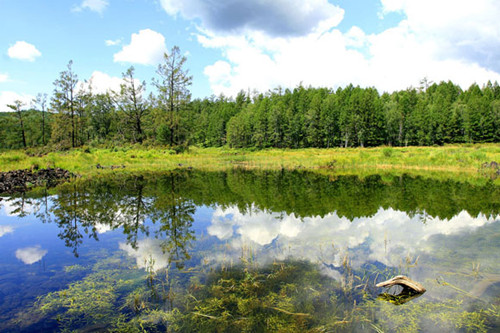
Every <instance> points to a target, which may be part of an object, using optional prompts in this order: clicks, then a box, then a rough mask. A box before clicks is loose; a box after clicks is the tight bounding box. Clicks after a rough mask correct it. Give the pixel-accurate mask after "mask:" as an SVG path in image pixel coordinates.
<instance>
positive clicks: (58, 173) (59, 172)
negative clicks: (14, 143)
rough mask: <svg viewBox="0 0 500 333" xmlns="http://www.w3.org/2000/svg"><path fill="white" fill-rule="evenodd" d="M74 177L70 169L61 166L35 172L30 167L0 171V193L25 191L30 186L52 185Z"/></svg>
mask: <svg viewBox="0 0 500 333" xmlns="http://www.w3.org/2000/svg"><path fill="white" fill-rule="evenodd" d="M72 177H73V175H72V174H71V173H70V172H69V171H67V170H63V169H61V168H47V169H41V170H38V171H35V172H33V171H32V170H28V169H26V170H14V171H8V172H0V193H4V192H5V193H13V192H24V191H26V190H27V189H28V187H29V186H42V185H46V186H49V187H50V186H53V185H55V184H56V183H59V182H60V181H66V180H69V179H70V178H72Z"/></svg>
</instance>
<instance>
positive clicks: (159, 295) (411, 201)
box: [0, 170, 500, 332]
mask: <svg viewBox="0 0 500 333" xmlns="http://www.w3.org/2000/svg"><path fill="white" fill-rule="evenodd" d="M0 205H1V207H0V251H1V252H2V256H1V257H0V331H2V332H4V331H5V332H19V331H21V332H33V331H44V332H50V331H65V330H81V331H127V332H133V331H138V332H139V331H142V330H146V331H165V330H170V331H226V332H241V331H251V332H255V331H291V332H293V331H297V330H304V331H346V332H351V331H359V332H366V331H374V332H380V331H384V332H386V331H401V332H411V331H429V332H442V331H451V332H452V331H457V332H461V331H492V332H493V331H497V330H498V329H499V328H500V313H499V307H500V288H499V287H500V264H499V263H498V259H497V253H499V250H500V223H499V222H500V217H499V214H500V189H499V188H498V187H495V186H494V185H492V184H489V185H485V186H473V185H470V184H466V183H459V182H454V181H443V182H439V181H436V180H428V179H424V178H411V177H408V176H402V177H387V176H385V177H383V178H382V177H380V176H371V177H368V178H365V179H358V178H357V177H335V178H330V177H327V176H321V175H317V174H313V173H306V172H246V171H240V170H235V171H231V172H228V173H201V172H194V171H182V172H175V173H168V174H162V175H142V176H126V177H125V176H116V177H111V178H104V179H94V180H92V181H86V182H77V183H72V184H65V185H63V186H60V187H58V188H57V189H53V190H50V191H46V190H38V191H36V192H34V193H29V194H24V195H18V196H12V197H3V200H2V201H1V202H0ZM398 274H404V275H406V276H408V277H410V278H411V279H413V280H415V281H418V282H420V283H421V284H423V285H424V286H425V288H426V289H427V292H426V293H424V294H423V295H420V297H411V298H404V299H401V298H399V299H398V298H394V297H392V296H390V295H397V294H398V293H399V292H400V291H401V290H400V288H399V287H393V288H391V289H390V290H384V289H382V288H376V287H375V284H376V283H377V282H381V281H384V280H386V279H389V278H391V277H393V276H395V275H398ZM398 288H399V289H398ZM384 292H388V294H389V295H388V294H385V297H381V296H379V295H380V294H382V293H384ZM398 304H400V305H398Z"/></svg>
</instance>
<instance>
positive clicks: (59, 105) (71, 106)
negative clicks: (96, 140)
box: [52, 60, 78, 147]
mask: <svg viewBox="0 0 500 333" xmlns="http://www.w3.org/2000/svg"><path fill="white" fill-rule="evenodd" d="M72 65H73V61H72V60H70V61H69V63H68V65H67V70H65V71H62V72H61V73H60V74H59V79H57V80H55V81H54V95H53V96H52V107H53V108H54V109H55V110H56V111H57V112H58V113H59V115H60V117H59V122H57V123H56V127H58V128H57V129H58V130H59V132H61V130H60V129H61V128H65V127H66V126H67V125H66V124H67V120H66V119H67V116H68V115H69V118H70V119H69V120H70V124H71V146H72V147H76V122H75V114H76V112H77V106H76V103H77V100H76V85H77V83H78V76H77V75H76V74H75V73H74V72H73V69H72V68H71V66H72ZM62 132H64V129H63V131H62ZM63 136H64V133H62V134H61V135H60V139H62V138H63Z"/></svg>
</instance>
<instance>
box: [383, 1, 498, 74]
mask: <svg viewBox="0 0 500 333" xmlns="http://www.w3.org/2000/svg"><path fill="white" fill-rule="evenodd" d="M382 6H383V11H384V12H385V13H388V12H392V11H398V12H401V13H403V14H404V15H406V17H407V19H406V23H407V31H409V32H410V33H411V34H413V35H414V36H415V37H416V38H417V39H418V40H426V41H432V42H434V43H435V44H436V45H437V46H438V49H437V50H436V51H437V53H436V56H437V57H438V58H439V59H447V58H450V57H451V58H453V59H457V60H462V59H463V60H466V61H468V62H473V63H477V64H479V65H480V66H482V67H486V68H489V69H493V70H495V71H497V72H499V71H500V59H498V56H497V54H498V52H500V20H498V17H499V16H500V3H499V2H498V1H496V0H477V1H474V2H470V1H466V0H441V1H433V0H382Z"/></svg>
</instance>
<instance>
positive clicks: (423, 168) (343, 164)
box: [0, 144, 500, 183]
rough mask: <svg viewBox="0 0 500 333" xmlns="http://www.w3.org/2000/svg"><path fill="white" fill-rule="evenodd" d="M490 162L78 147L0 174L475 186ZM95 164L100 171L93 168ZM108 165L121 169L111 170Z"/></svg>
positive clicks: (496, 150) (481, 149) (376, 152)
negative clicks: (408, 179)
mask: <svg viewBox="0 0 500 333" xmlns="http://www.w3.org/2000/svg"><path fill="white" fill-rule="evenodd" d="M491 161H496V162H500V145H499V144H482V145H473V146H465V145H451V146H443V147H376V148H347V149H346V148H331V149H314V148H310V149H296V150H291V149H264V150H251V149H228V148H197V147H190V148H189V149H188V150H186V151H184V152H182V153H179V154H176V153H175V151H173V150H171V149H168V148H162V147H156V148H149V149H145V148H142V147H140V146H137V147H135V146H134V147H116V148H110V149H104V148H90V147H82V148H79V149H73V150H69V151H65V152H50V153H48V154H45V155H43V154H36V153H33V152H31V151H30V152H29V153H28V152H26V153H25V152H24V151H20V150H16V151H6V152H2V153H0V171H8V170H15V169H29V168H34V167H35V166H38V167H41V168H45V167H60V168H63V169H67V170H69V171H71V172H74V173H77V174H80V175H82V176H83V177H86V176H95V175H97V174H106V173H110V172H125V173H137V172H142V171H149V172H151V171H160V172H162V171H170V170H174V169H179V168H193V169H197V170H202V171H223V170H230V169H232V168H243V169H248V170H254V169H260V170H280V169H287V170H296V169H307V170H315V171H318V172H322V173H328V174H331V175H361V176H362V175H370V174H377V173H388V172H389V173H392V174H394V173H396V174H398V173H407V174H412V175H425V176H429V177H436V176H437V177H439V178H453V179H461V180H469V181H477V180H480V179H483V180H485V179H487V178H493V179H494V178H498V177H496V176H495V175H493V174H492V175H485V174H484V173H482V172H480V171H481V165H482V164H483V163H485V162H491ZM97 164H100V165H101V166H104V167H105V168H104V169H98V168H96V166H97ZM111 166H119V167H124V168H120V169H114V170H111ZM495 182H496V183H500V182H499V181H498V180H496V181H495Z"/></svg>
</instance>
